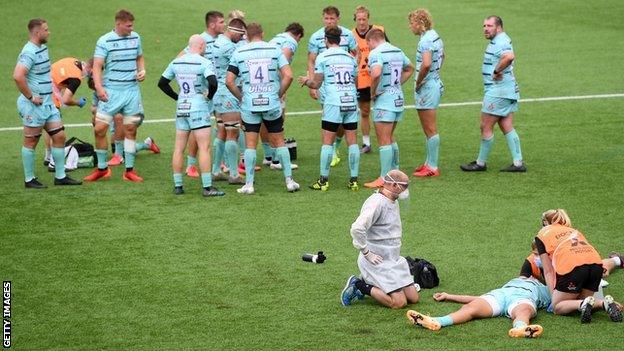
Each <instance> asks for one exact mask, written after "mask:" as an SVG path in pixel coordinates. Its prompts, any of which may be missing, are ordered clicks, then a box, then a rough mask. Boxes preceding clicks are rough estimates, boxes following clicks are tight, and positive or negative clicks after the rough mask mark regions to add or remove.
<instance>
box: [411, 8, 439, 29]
mask: <svg viewBox="0 0 624 351" xmlns="http://www.w3.org/2000/svg"><path fill="white" fill-rule="evenodd" d="M407 18H408V19H409V21H410V22H417V23H419V24H421V25H422V26H423V27H425V30H429V29H431V28H433V19H432V18H431V14H430V13H429V11H427V10H425V9H418V10H416V11H412V12H410V14H409V15H408V16H407Z"/></svg>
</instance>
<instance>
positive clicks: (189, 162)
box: [186, 155, 197, 167]
mask: <svg viewBox="0 0 624 351" xmlns="http://www.w3.org/2000/svg"><path fill="white" fill-rule="evenodd" d="M196 164H197V158H195V157H193V156H191V155H188V156H186V167H190V166H194V165H196Z"/></svg>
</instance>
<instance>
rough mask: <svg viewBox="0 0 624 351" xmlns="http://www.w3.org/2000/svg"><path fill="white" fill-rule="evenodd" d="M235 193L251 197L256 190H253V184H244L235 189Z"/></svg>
mask: <svg viewBox="0 0 624 351" xmlns="http://www.w3.org/2000/svg"><path fill="white" fill-rule="evenodd" d="M297 186H298V185H297ZM236 192H237V193H239V194H245V195H253V193H255V192H256V190H255V189H254V186H253V183H246V184H245V185H243V187H242V188H238V189H236Z"/></svg>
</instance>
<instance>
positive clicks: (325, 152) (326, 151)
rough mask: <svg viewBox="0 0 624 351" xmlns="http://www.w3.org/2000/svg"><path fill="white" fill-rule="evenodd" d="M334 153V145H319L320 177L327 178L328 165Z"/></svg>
mask: <svg viewBox="0 0 624 351" xmlns="http://www.w3.org/2000/svg"><path fill="white" fill-rule="evenodd" d="M333 155H334V145H323V146H321V177H325V178H329V169H330V168H331V167H330V166H329V165H330V164H331V160H332V157H333Z"/></svg>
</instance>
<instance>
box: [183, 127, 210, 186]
mask: <svg viewBox="0 0 624 351" xmlns="http://www.w3.org/2000/svg"><path fill="white" fill-rule="evenodd" d="M214 129H215V130H216V126H215V128H214ZM186 146H187V147H188V154H187V156H186V171H185V173H186V175H187V176H189V177H191V178H199V172H198V171H197V141H196V140H195V135H194V134H193V133H191V135H189V140H188V144H187V145H186Z"/></svg>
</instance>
